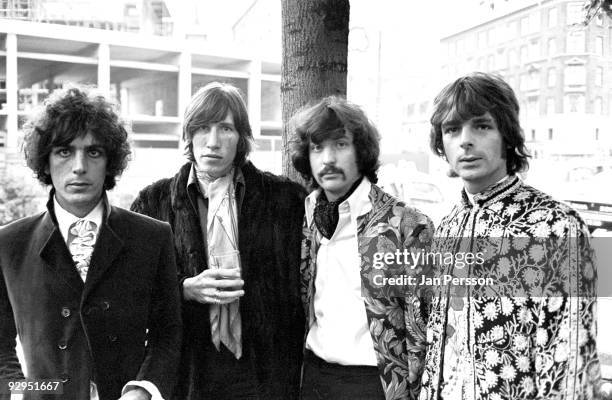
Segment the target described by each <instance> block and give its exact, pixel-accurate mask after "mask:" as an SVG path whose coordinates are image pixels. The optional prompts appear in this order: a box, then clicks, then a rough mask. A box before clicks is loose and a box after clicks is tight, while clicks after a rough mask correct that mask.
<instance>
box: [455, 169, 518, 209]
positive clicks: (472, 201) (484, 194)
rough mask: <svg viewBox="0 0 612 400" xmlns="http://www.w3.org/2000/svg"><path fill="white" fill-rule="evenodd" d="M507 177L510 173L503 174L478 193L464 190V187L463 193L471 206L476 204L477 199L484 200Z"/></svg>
mask: <svg viewBox="0 0 612 400" xmlns="http://www.w3.org/2000/svg"><path fill="white" fill-rule="evenodd" d="M508 178H510V175H506V176H504V177H503V178H501V179H500V180H499V181H497V182H495V183H494V184H493V185H491V186H489V187H487V188H485V189H484V190H482V191H480V192H478V193H469V192H468V191H467V190H465V188H464V189H463V193H465V197H466V199H467V200H468V202H469V204H470V205H472V206H473V205H475V204H476V202H477V201H479V202H482V201H483V200H486V199H487V198H488V197H489V195H490V194H491V193H492V192H494V191H496V189H497V188H498V187H500V186H501V185H502V183H504V182H506V181H508Z"/></svg>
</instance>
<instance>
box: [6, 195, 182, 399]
mask: <svg viewBox="0 0 612 400" xmlns="http://www.w3.org/2000/svg"><path fill="white" fill-rule="evenodd" d="M48 208H49V210H48V211H45V212H43V213H40V214H37V215H34V216H32V217H27V218H23V219H20V220H18V221H16V222H14V223H12V224H9V225H7V226H5V227H3V228H0V270H1V272H2V274H1V275H0V380H2V379H13V378H22V377H23V375H22V370H21V367H20V365H19V362H18V361H17V356H16V353H15V336H16V334H17V333H19V338H20V341H21V343H22V347H23V350H24V356H25V363H26V366H27V370H28V378H29V379H58V380H62V381H64V385H63V392H64V394H63V396H57V395H53V394H47V395H40V396H36V395H32V396H31V397H29V396H26V398H27V399H30V398H31V399H38V398H40V399H43V398H44V399H56V400H57V399H71V400H72V399H88V398H89V386H90V381H94V382H95V383H96V385H97V388H98V393H99V396H100V399H102V400H105V399H109V400H116V399H117V398H119V397H120V395H121V389H122V388H123V385H125V384H126V383H127V382H128V381H130V380H148V381H151V382H152V383H154V384H155V385H156V386H157V388H158V389H159V391H160V392H161V394H162V396H164V398H168V397H169V396H171V391H172V389H173V387H174V384H175V382H176V370H177V368H178V362H179V356H180V353H179V351H180V341H181V320H180V317H181V315H180V303H179V297H178V293H177V290H176V266H175V261H174V252H173V251H172V247H171V246H172V237H171V231H170V228H169V227H168V225H167V224H165V223H160V222H159V221H155V220H153V219H151V218H147V217H144V216H142V215H138V214H135V213H132V212H130V211H127V210H123V209H120V208H116V207H111V210H110V213H107V216H106V217H105V219H104V221H103V223H102V226H101V227H100V231H99V236H98V240H97V241H96V244H95V247H94V251H93V254H92V258H91V263H90V268H89V273H88V276H87V280H86V282H85V283H83V281H82V280H81V278H80V276H79V273H78V272H77V270H76V268H75V267H74V263H73V261H72V257H71V255H70V252H69V250H68V247H67V246H66V243H65V242H64V239H63V237H62V234H61V233H60V231H59V228H58V227H57V224H56V221H55V217H54V215H53V213H52V210H51V208H52V201H50V202H49V205H48ZM147 330H148V333H147Z"/></svg>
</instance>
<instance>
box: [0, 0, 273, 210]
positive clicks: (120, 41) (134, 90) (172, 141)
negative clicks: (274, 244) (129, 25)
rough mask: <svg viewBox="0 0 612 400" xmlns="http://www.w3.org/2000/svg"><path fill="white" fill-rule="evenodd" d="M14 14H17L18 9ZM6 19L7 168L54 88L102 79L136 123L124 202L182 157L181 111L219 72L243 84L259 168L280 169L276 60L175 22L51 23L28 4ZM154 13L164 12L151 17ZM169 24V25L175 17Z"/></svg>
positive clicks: (3, 157) (1, 67) (2, 111)
mask: <svg viewBox="0 0 612 400" xmlns="http://www.w3.org/2000/svg"><path fill="white" fill-rule="evenodd" d="M21 1H23V0H21ZM11 2H12V3H17V2H18V1H17V0H11ZM4 3H6V1H5V2H4ZM4 3H3V4H4ZM52 3H54V2H52ZM98 3H100V2H98ZM12 5H13V6H14V5H15V4H12ZM164 9H165V10H167V9H166V8H164ZM2 10H5V14H6V13H8V11H6V10H7V8H4V9H0V12H2ZM124 11H125V12H126V13H127V14H126V15H127V16H129V15H131V14H130V13H132V11H130V9H125V10H124ZM12 13H13V14H12V15H13V16H15V15H16V11H15V9H13V11H12ZM153 15H154V16H155V15H159V13H153ZM38 16H40V14H38ZM64 17H65V18H66V16H64ZM28 18H29V19H28ZM37 18H38V17H37ZM68 19H74V20H77V19H78V18H77V17H76V16H74V17H70V18H68ZM0 21H1V23H0V173H3V174H5V173H7V171H8V172H11V171H18V170H19V169H20V168H23V164H24V162H23V157H22V156H21V154H20V153H19V151H20V138H21V128H22V125H23V123H24V121H25V118H26V116H27V115H28V113H29V112H30V111H31V110H32V109H33V108H35V107H36V106H37V105H39V104H41V103H42V102H43V101H44V99H45V98H46V97H48V96H49V94H50V93H51V92H52V91H53V90H55V89H59V88H63V87H65V86H66V85H70V84H82V85H95V86H97V87H98V88H99V89H100V90H101V91H103V92H106V93H107V94H108V95H109V96H111V97H112V98H114V99H116V100H117V101H118V102H119V103H120V105H121V113H122V116H123V117H124V118H125V119H126V120H128V121H129V122H130V123H131V130H132V141H133V152H134V154H133V160H132V162H131V163H130V165H129V167H128V169H127V170H126V172H125V173H124V176H123V177H122V179H121V181H120V182H119V184H118V186H117V189H116V190H115V192H117V196H124V197H126V198H125V201H122V203H125V202H127V201H129V198H130V197H131V196H132V195H133V194H134V193H135V191H137V190H138V189H139V188H141V187H143V186H144V185H146V184H148V183H150V182H151V181H153V180H155V179H159V178H161V177H166V176H170V175H171V174H172V173H174V172H175V171H176V170H177V168H178V166H179V165H180V164H181V163H182V162H184V158H183V157H182V156H181V151H180V149H182V144H181V141H180V137H181V123H182V114H183V110H184V109H185V106H186V105H187V103H188V102H189V99H190V98H191V96H192V94H193V93H195V92H196V91H197V90H198V89H199V88H200V87H202V86H204V85H205V84H207V83H209V82H212V81H221V82H228V83H232V84H234V85H236V86H237V87H239V88H240V89H241V90H242V92H243V93H244V94H245V97H246V100H247V105H248V109H249V115H250V118H251V123H252V128H253V134H254V136H255V141H256V151H255V152H254V154H253V157H252V158H253V159H254V161H255V162H256V163H257V164H258V165H260V166H261V168H264V169H268V170H273V171H277V172H278V170H280V164H281V160H280V157H281V156H280V154H281V153H280V149H281V146H282V145H281V137H280V135H281V119H280V115H281V113H280V62H279V60H264V59H262V58H261V57H260V56H259V55H258V54H254V53H251V52H248V51H241V50H237V49H236V48H235V47H232V48H229V47H227V46H226V47H222V48H219V47H215V46H212V45H207V44H206V43H202V41H198V42H192V41H189V40H186V39H185V36H177V35H175V34H173V32H172V30H170V31H168V30H166V31H163V30H158V31H156V32H157V34H158V35H153V34H148V33H145V34H143V33H142V32H130V31H129V30H126V29H123V28H125V25H121V24H119V22H118V20H117V21H114V22H113V23H116V24H118V25H112V24H111V23H110V22H108V24H107V25H104V27H95V26H93V27H92V26H90V25H83V24H76V25H73V24H58V23H48V22H47V21H39V20H36V18H34V14H33V13H30V14H27V13H24V14H23V18H6V19H0ZM64 21H65V20H64ZM156 21H157V22H161V21H162V19H156V20H154V21H153V22H155V23H145V25H148V26H153V25H155V24H156V23H157V22H156ZM165 23H166V27H167V28H168V27H172V26H173V25H175V24H176V21H175V20H171V19H166V20H165ZM134 24H135V25H134V26H137V25H138V24H136V23H134ZM115 26H118V27H119V29H114V28H113V27H115ZM134 29H136V28H134ZM160 29H161V28H160ZM168 29H170V28H168ZM154 33H155V32H154Z"/></svg>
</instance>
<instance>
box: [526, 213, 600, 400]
mask: <svg viewBox="0 0 612 400" xmlns="http://www.w3.org/2000/svg"><path fill="white" fill-rule="evenodd" d="M556 243H557V244H555V245H553V244H549V246H550V247H553V248H552V249H550V250H547V251H549V253H550V254H549V257H550V260H554V258H556V257H562V259H561V262H559V263H557V264H556V265H558V266H559V267H558V268H555V271H551V272H550V273H551V274H552V276H551V277H549V279H550V281H552V282H559V286H558V287H561V288H562V289H561V290H558V291H557V293H548V296H546V297H542V298H536V299H535V300H536V301H539V302H540V304H539V318H538V321H537V322H538V324H537V332H536V343H535V352H534V354H536V359H535V368H536V388H537V390H538V397H542V398H552V397H559V398H565V399H590V398H593V396H594V393H596V392H597V390H598V386H599V382H600V378H601V371H600V364H599V359H598V356H597V347H596V338H597V315H596V304H597V297H596V285H597V275H596V268H595V259H594V255H593V249H592V247H591V244H590V237H589V233H588V230H587V228H586V226H585V225H584V224H583V223H581V221H573V222H570V224H569V229H568V236H567V238H564V239H563V240H561V241H559V242H556ZM558 243H560V245H559V244H558ZM565 266H567V269H566V268H565ZM568 283H569V285H568Z"/></svg>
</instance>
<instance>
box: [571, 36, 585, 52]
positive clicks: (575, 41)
mask: <svg viewBox="0 0 612 400" xmlns="http://www.w3.org/2000/svg"><path fill="white" fill-rule="evenodd" d="M584 43H585V36H584V31H574V32H569V33H568V34H567V52H568V53H584Z"/></svg>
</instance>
